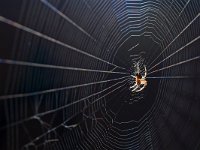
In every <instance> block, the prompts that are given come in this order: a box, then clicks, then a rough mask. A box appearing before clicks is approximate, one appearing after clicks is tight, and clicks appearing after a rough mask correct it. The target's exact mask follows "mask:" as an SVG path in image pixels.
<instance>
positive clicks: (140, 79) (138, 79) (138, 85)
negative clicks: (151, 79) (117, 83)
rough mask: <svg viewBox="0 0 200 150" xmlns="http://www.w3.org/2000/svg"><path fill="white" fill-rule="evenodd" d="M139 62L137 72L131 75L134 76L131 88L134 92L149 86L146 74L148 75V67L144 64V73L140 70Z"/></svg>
mask: <svg viewBox="0 0 200 150" xmlns="http://www.w3.org/2000/svg"><path fill="white" fill-rule="evenodd" d="M139 65H140V64H139V62H138V63H136V64H135V66H134V67H135V72H134V75H131V77H132V78H133V85H131V86H130V90H131V92H132V93H137V92H140V91H142V90H143V89H144V88H145V87H146V86H147V81H146V76H147V69H146V66H144V75H142V72H141V71H140V66H139Z"/></svg>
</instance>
